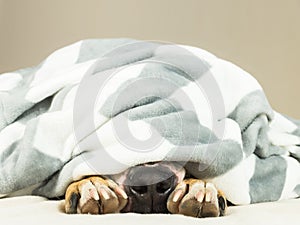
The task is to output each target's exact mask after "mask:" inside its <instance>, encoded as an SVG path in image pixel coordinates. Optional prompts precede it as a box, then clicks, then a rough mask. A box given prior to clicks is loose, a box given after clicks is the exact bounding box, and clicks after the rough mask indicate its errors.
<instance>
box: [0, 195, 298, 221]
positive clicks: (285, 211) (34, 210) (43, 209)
mask: <svg viewBox="0 0 300 225" xmlns="http://www.w3.org/2000/svg"><path fill="white" fill-rule="evenodd" d="M63 203H64V201H53V200H51V201H49V200H47V199H45V198H42V197H36V196H22V197H14V198H6V199H1V200H0V217H1V221H0V224H1V225H6V224H7V225H12V224H22V225H25V224H30V225H34V224H43V225H47V224H51V225H53V224H59V225H61V224H62V225H64V224H67V225H68V224H70V225H76V224H89V225H92V224H105V225H110V224H114V225H115V224H122V225H125V224H133V225H135V224H138V225H141V224H164V225H179V224H180V225H181V224H191V225H192V224H201V225H206V224H210V225H213V224H218V225H220V224H225V225H227V224H230V225H232V224H238V225H240V224H243V225H247V224H249V225H250V224H251V225H260V224H261V225H266V224H272V225H277V224H278V225H282V224H288V225H294V224H295V225H296V224H297V225H299V224H300V199H293V200H287V201H280V202H272V203H261V204H253V205H248V206H233V207H229V210H228V215H227V216H224V217H220V218H201V219H196V218H191V217H186V216H182V215H158V214H154V215H141V214H135V213H128V214H110V215H67V214H64V213H63V211H62V207H63Z"/></svg>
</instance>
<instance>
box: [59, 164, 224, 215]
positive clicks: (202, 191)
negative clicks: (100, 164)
mask: <svg viewBox="0 0 300 225" xmlns="http://www.w3.org/2000/svg"><path fill="white" fill-rule="evenodd" d="M226 209H227V200H226V197H225V196H224V194H223V192H222V191H220V190H218V189H217V188H216V187H215V186H214V184H212V183H209V182H205V181H203V180H200V179H195V178H193V177H191V176H190V175H189V174H188V173H187V172H186V170H185V169H184V167H182V166H181V165H179V164H178V163H174V162H162V161H161V162H153V163H146V164H141V165H137V166H134V167H131V168H129V169H127V170H126V171H124V172H122V173H120V174H117V175H112V176H101V175H99V176H89V177H84V178H83V179H81V180H79V181H76V182H73V183H71V184H70V185H69V186H68V188H67V190H66V193H65V211H66V213H69V214H74V213H79V214H108V213H119V212H121V213H126V212H133V213H171V214H182V215H186V216H191V217H197V218H201V217H218V216H223V215H225V212H226Z"/></svg>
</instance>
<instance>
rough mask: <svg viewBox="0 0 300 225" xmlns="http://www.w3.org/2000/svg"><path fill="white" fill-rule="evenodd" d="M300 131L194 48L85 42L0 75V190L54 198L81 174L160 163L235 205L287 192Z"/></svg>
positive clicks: (243, 77)
mask: <svg viewBox="0 0 300 225" xmlns="http://www.w3.org/2000/svg"><path fill="white" fill-rule="evenodd" d="M299 130H300V122H299V121H297V120H294V119H292V118H289V117H286V116H284V115H281V114H280V113H277V112H275V111H274V110H273V109H272V108H271V106H270V104H269V102H268V100H267V98H266V96H265V94H264V92H263V90H262V88H261V86H260V85H259V84H258V82H257V81H256V80H255V79H254V78H253V77H252V76H251V75H250V74H248V73H247V72H245V71H244V70H242V69H241V68H239V67H238V66H236V65H234V64H232V63H230V62H228V61H225V60H222V59H219V58H217V57H216V56H214V55H212V54H210V53H208V52H206V51H204V50H202V49H199V48H195V47H191V46H184V45H174V44H170V43H158V42H146V41H137V40H132V39H97V40H96V39H95V40H83V41H80V42H77V43H75V44H73V45H70V46H67V47H65V48H62V49H59V50H57V51H56V52H54V53H53V54H51V55H50V56H49V57H48V58H47V59H46V60H45V61H44V62H42V63H41V64H40V65H38V66H37V67H33V68H27V69H23V70H19V71H15V72H12V73H5V74H2V75H0V162H1V164H0V194H1V195H11V194H13V193H14V192H16V191H19V190H22V189H26V190H27V192H28V194H36V195H42V196H45V197H51V198H53V197H57V196H61V195H63V194H64V191H65V189H66V187H67V185H68V184H69V183H70V182H72V181H74V180H77V179H79V178H80V177H82V176H85V175H92V174H102V175H110V174H117V173H120V172H122V171H124V170H126V169H127V168H129V167H131V166H134V165H138V164H141V163H145V162H152V161H162V160H167V161H176V162H178V163H181V164H182V166H184V167H185V168H186V170H187V171H188V172H189V173H191V174H192V175H194V176H195V177H198V178H201V179H206V180H209V181H212V182H213V183H215V184H216V185H217V187H218V188H220V189H221V190H223V191H224V193H225V195H226V196H227V197H228V199H229V200H230V201H231V202H233V203H234V204H249V203H254V202H263V201H276V200H280V199H287V198H295V197H299V196H300V164H299V161H300V132H299ZM30 187H32V188H31V190H30ZM28 188H29V189H28ZM29 190H30V191H29Z"/></svg>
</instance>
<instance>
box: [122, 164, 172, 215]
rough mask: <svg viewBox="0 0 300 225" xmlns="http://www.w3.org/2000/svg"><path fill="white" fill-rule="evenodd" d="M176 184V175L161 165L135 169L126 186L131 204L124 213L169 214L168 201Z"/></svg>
mask: <svg viewBox="0 0 300 225" xmlns="http://www.w3.org/2000/svg"><path fill="white" fill-rule="evenodd" d="M176 184H177V178H176V176H175V174H174V173H173V172H172V171H171V170H170V169H168V168H167V167H164V166H161V165H159V164H157V165H150V166H149V165H142V166H137V167H133V168H132V169H131V170H130V172H129V174H128V177H127V180H126V186H125V191H126V193H127V194H128V196H129V203H128V205H127V207H126V208H125V209H124V210H123V211H124V212H127V211H130V212H137V213H167V212H168V210H167V199H168V197H169V195H170V194H171V192H172V191H173V190H174V188H175V186H176Z"/></svg>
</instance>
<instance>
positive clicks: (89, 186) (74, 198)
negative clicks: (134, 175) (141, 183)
mask: <svg viewBox="0 0 300 225" xmlns="http://www.w3.org/2000/svg"><path fill="white" fill-rule="evenodd" d="M127 198H128V197H127V195H126V193H125V192H124V191H123V189H122V188H121V187H119V186H118V185H117V184H116V183H115V182H114V181H112V180H110V179H104V178H102V177H97V176H92V177H88V178H85V179H82V180H80V181H77V182H74V183H72V184H70V185H69V187H68V188H67V191H66V196H65V211H66V213H89V214H106V213H117V212H119V211H120V210H121V209H123V208H124V207H125V206H126V204H127Z"/></svg>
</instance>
